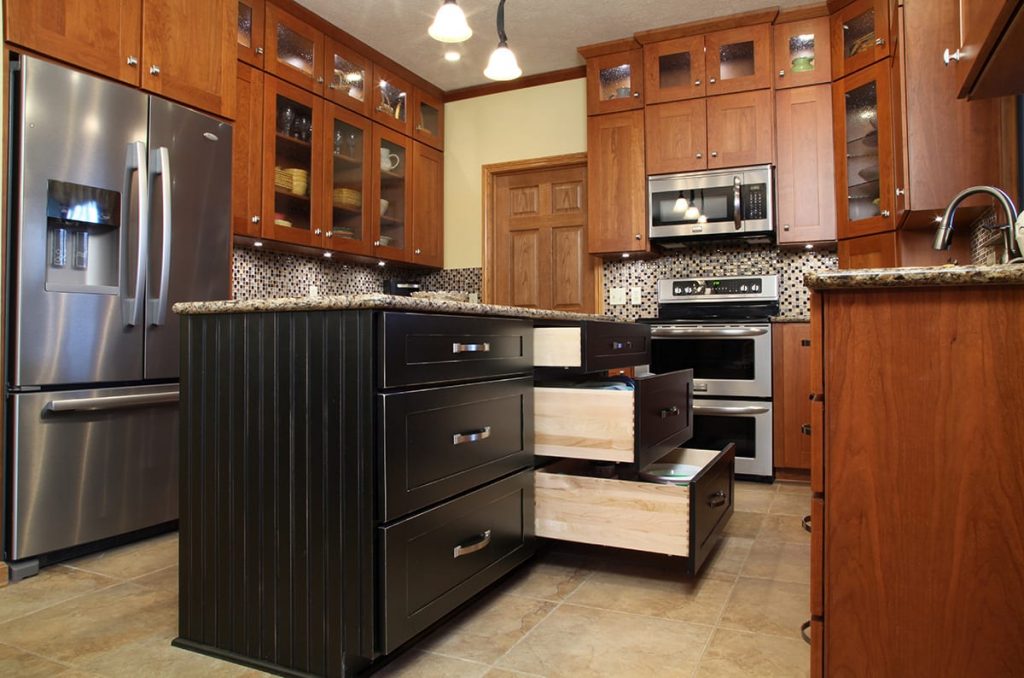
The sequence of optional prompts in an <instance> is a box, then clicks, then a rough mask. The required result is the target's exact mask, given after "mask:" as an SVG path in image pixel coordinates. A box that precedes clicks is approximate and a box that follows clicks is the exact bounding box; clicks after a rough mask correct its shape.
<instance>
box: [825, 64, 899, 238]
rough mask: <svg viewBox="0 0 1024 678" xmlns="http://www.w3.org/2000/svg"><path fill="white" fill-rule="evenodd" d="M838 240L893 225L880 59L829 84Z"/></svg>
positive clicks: (887, 94)
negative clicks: (831, 84)
mask: <svg viewBox="0 0 1024 678" xmlns="http://www.w3.org/2000/svg"><path fill="white" fill-rule="evenodd" d="M832 117H833V123H832V130H833V135H834V139H835V147H834V148H835V150H834V153H835V159H836V162H835V168H836V212H837V216H838V223H837V231H838V235H839V237H840V238H853V237H856V236H861V235H869V234H872V233H881V232H883V231H891V230H893V229H894V228H895V226H896V224H895V219H894V217H893V201H894V198H895V188H894V180H893V173H894V164H893V120H892V88H891V84H890V73H889V64H888V63H887V62H885V61H882V62H880V63H877V64H874V65H873V66H869V67H868V68H866V69H864V70H861V71H858V72H857V73H854V74H853V75H849V76H847V77H845V78H843V79H842V80H840V81H839V82H837V83H835V86H834V87H833V88H832Z"/></svg>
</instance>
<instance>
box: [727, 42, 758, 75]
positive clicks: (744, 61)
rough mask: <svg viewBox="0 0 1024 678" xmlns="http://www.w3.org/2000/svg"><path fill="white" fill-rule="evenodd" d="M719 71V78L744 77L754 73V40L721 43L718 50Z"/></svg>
mask: <svg viewBox="0 0 1024 678" xmlns="http://www.w3.org/2000/svg"><path fill="white" fill-rule="evenodd" d="M718 56H719V61H720V63H721V71H720V72H719V76H718V78H719V80H730V79H732V78H746V77H749V76H751V75H754V42H753V41H752V40H747V41H744V42H733V43H729V44H726V45H722V46H721V47H720V48H719V50H718Z"/></svg>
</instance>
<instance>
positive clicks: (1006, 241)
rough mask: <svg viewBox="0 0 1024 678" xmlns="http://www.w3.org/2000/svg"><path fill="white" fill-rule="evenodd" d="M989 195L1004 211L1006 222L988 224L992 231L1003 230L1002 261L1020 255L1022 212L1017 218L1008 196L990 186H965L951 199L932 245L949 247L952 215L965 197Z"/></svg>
mask: <svg viewBox="0 0 1024 678" xmlns="http://www.w3.org/2000/svg"><path fill="white" fill-rule="evenodd" d="M979 194H982V195H990V196H992V197H993V198H995V199H996V202H998V203H999V204H1000V205H1001V206H1002V208H1003V211H1005V212H1006V219H1007V221H1008V223H1005V224H998V225H995V226H989V227H986V228H989V229H990V230H993V231H1000V230H1001V231H1002V232H1003V260H1002V263H1004V264H1006V263H1009V262H1011V261H1014V260H1016V259H1019V258H1020V257H1021V251H1022V249H1024V214H1022V215H1021V217H1020V218H1019V219H1018V217H1017V208H1015V207H1014V206H1013V201H1012V200H1010V196H1008V195H1006V193H1004V192H1003V191H1001V190H1000V189H998V188H994V187H992V186H972V187H970V188H965V189H964V190H962V191H960V192H959V193H958V194H957V195H956V197H955V198H953V201H952V202H950V203H949V207H947V208H946V213H945V214H943V215H942V220H941V221H940V222H939V228H938V230H937V231H936V232H935V243H934V244H933V245H932V247H934V248H935V249H937V250H945V249H949V245H950V242H951V241H952V239H953V217H954V216H955V215H956V209H957V207H959V206H960V203H962V202H963V201H964V200H966V199H967V198H969V197H971V196H972V195H979Z"/></svg>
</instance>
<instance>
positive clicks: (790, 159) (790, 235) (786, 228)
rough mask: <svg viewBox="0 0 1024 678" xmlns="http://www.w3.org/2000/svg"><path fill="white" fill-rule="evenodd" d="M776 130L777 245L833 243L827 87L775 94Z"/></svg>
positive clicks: (832, 172)
mask: <svg viewBox="0 0 1024 678" xmlns="http://www.w3.org/2000/svg"><path fill="white" fill-rule="evenodd" d="M775 129H776V134H775V139H776V146H777V149H778V151H777V155H778V162H777V166H776V171H775V181H776V190H777V195H778V203H777V205H778V215H779V220H778V222H777V223H778V227H777V230H778V242H779V243H780V244H792V243H807V242H821V241H830V240H835V239H836V198H835V195H836V194H835V166H834V162H833V157H834V152H833V142H832V88H831V86H830V85H815V86H813V87H799V88H796V89H782V90H778V91H777V92H776V93H775Z"/></svg>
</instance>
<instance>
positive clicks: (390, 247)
mask: <svg viewBox="0 0 1024 678" xmlns="http://www.w3.org/2000/svg"><path fill="white" fill-rule="evenodd" d="M412 144H413V141H412V140H411V139H409V137H407V136H405V135H403V134H399V133H398V132H395V131H394V130H391V129H388V128H386V127H384V126H382V125H374V127H373V149H374V151H373V154H372V159H371V161H370V162H372V164H373V167H372V172H371V174H372V175H373V196H372V198H371V201H370V214H371V215H372V216H371V223H372V228H373V247H374V253H375V254H376V255H377V256H380V257H384V258H386V259H396V260H399V261H405V260H408V258H409V257H408V252H407V249H408V246H409V227H408V226H409V218H410V217H411V210H410V206H411V205H410V203H411V200H410V197H411V191H412V182H411V179H412V171H411V167H410V165H411V161H412V153H411V149H412Z"/></svg>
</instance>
